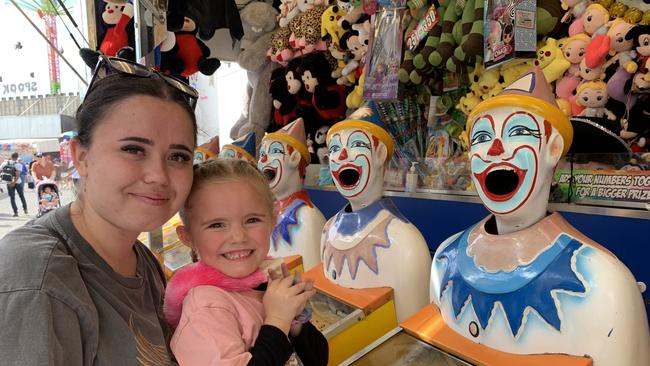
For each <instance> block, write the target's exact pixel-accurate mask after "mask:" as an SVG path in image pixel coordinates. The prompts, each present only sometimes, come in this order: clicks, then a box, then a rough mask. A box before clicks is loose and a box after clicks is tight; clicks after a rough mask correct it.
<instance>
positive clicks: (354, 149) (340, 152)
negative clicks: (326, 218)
mask: <svg viewBox="0 0 650 366" xmlns="http://www.w3.org/2000/svg"><path fill="white" fill-rule="evenodd" d="M372 154H373V151H372V143H371V140H370V136H369V135H368V134H367V133H366V132H365V131H361V130H351V131H348V130H345V131H342V132H341V133H340V134H337V135H335V136H334V137H333V138H332V140H331V141H330V171H331V172H332V177H333V178H334V183H335V185H336V187H337V188H338V190H339V192H341V194H343V196H345V197H348V198H351V197H355V196H357V195H359V194H360V193H362V192H363V191H364V190H365V188H366V187H367V186H368V181H369V179H370V176H371V173H372V166H371V164H370V162H371V161H372V160H371V158H372Z"/></svg>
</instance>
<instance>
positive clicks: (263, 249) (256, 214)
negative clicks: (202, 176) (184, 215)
mask: <svg viewBox="0 0 650 366" xmlns="http://www.w3.org/2000/svg"><path fill="white" fill-rule="evenodd" d="M264 201H265V200H264V197H261V194H260V193H258V192H257V191H256V190H255V189H254V188H253V187H252V186H251V185H250V184H248V183H246V182H245V181H241V180H237V181H225V182H218V183H215V182H213V183H210V182H207V183H205V184H203V185H202V186H201V187H199V189H197V190H196V191H194V192H193V193H192V195H191V197H190V207H191V209H190V210H189V212H188V213H189V214H188V221H189V222H190V225H189V227H179V228H178V234H179V236H180V238H181V240H182V241H183V242H184V243H185V244H187V245H189V246H191V247H193V248H194V250H196V252H197V254H198V255H199V258H200V260H201V261H202V262H203V263H205V264H207V265H210V266H212V267H214V268H216V269H217V270H218V271H220V272H222V273H223V274H225V275H227V276H230V277H234V278H241V277H245V276H248V275H249V274H251V273H253V272H254V271H255V270H257V269H258V268H259V266H260V264H261V263H262V261H263V260H264V258H266V256H267V254H268V252H269V242H270V238H271V232H272V230H273V226H274V224H275V223H274V222H273V217H272V213H271V212H269V209H268V207H266V206H265V205H264V203H263V202H264Z"/></svg>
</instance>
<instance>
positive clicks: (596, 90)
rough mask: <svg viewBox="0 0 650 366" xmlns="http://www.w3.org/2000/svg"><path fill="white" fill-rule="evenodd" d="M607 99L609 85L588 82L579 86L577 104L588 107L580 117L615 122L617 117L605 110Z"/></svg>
mask: <svg viewBox="0 0 650 366" xmlns="http://www.w3.org/2000/svg"><path fill="white" fill-rule="evenodd" d="M607 99H608V96H607V84H605V83H604V82H603V81H586V82H584V83H582V84H580V85H578V89H577V102H578V104H580V105H581V106H583V107H586V108H585V109H584V110H583V111H582V112H580V114H579V116H583V117H598V118H603V117H606V118H607V119H609V120H615V119H616V115H614V113H612V112H611V111H610V110H608V109H607V108H605V104H607Z"/></svg>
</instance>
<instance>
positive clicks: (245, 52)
mask: <svg viewBox="0 0 650 366" xmlns="http://www.w3.org/2000/svg"><path fill="white" fill-rule="evenodd" d="M277 14H278V13H277V11H276V10H275V9H274V8H273V6H271V5H269V4H267V3H265V2H262V1H253V2H250V3H248V5H246V6H245V7H244V9H242V11H241V12H240V16H241V20H242V24H243V26H244V37H242V41H241V51H240V52H239V55H238V56H237V63H238V64H239V66H240V67H241V68H242V69H244V70H246V77H247V87H246V94H245V98H244V100H245V102H244V105H243V108H242V112H241V115H240V117H239V120H237V122H235V124H234V126H233V127H232V129H231V130H230V136H231V138H233V139H237V138H238V137H241V136H243V135H244V134H246V133H247V132H250V131H253V132H255V135H256V136H257V137H258V140H259V142H261V140H262V137H263V136H264V131H266V129H267V127H268V125H269V123H271V120H272V117H271V113H272V111H273V107H272V103H273V100H272V96H271V95H270V94H269V80H271V75H272V72H273V70H274V69H275V68H276V67H277V64H275V63H273V62H271V61H270V60H269V59H268V58H267V57H266V51H267V49H268V46H269V44H270V42H271V32H272V31H273V30H274V29H275V28H276V26H277V21H276V19H277Z"/></svg>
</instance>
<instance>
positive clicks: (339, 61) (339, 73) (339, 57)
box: [327, 41, 356, 86]
mask: <svg viewBox="0 0 650 366" xmlns="http://www.w3.org/2000/svg"><path fill="white" fill-rule="evenodd" d="M327 49H328V50H329V53H330V55H331V56H332V57H334V59H336V67H335V68H334V70H333V71H332V74H331V76H332V77H333V78H334V79H336V83H337V84H339V85H346V86H350V85H353V84H354V83H355V82H356V78H355V77H354V73H352V72H348V73H347V74H346V75H343V70H344V69H345V65H346V64H345V61H346V60H347V59H348V57H349V53H348V52H346V51H344V50H342V49H341V47H339V45H338V44H337V43H335V42H333V41H329V46H328V47H327Z"/></svg>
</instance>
